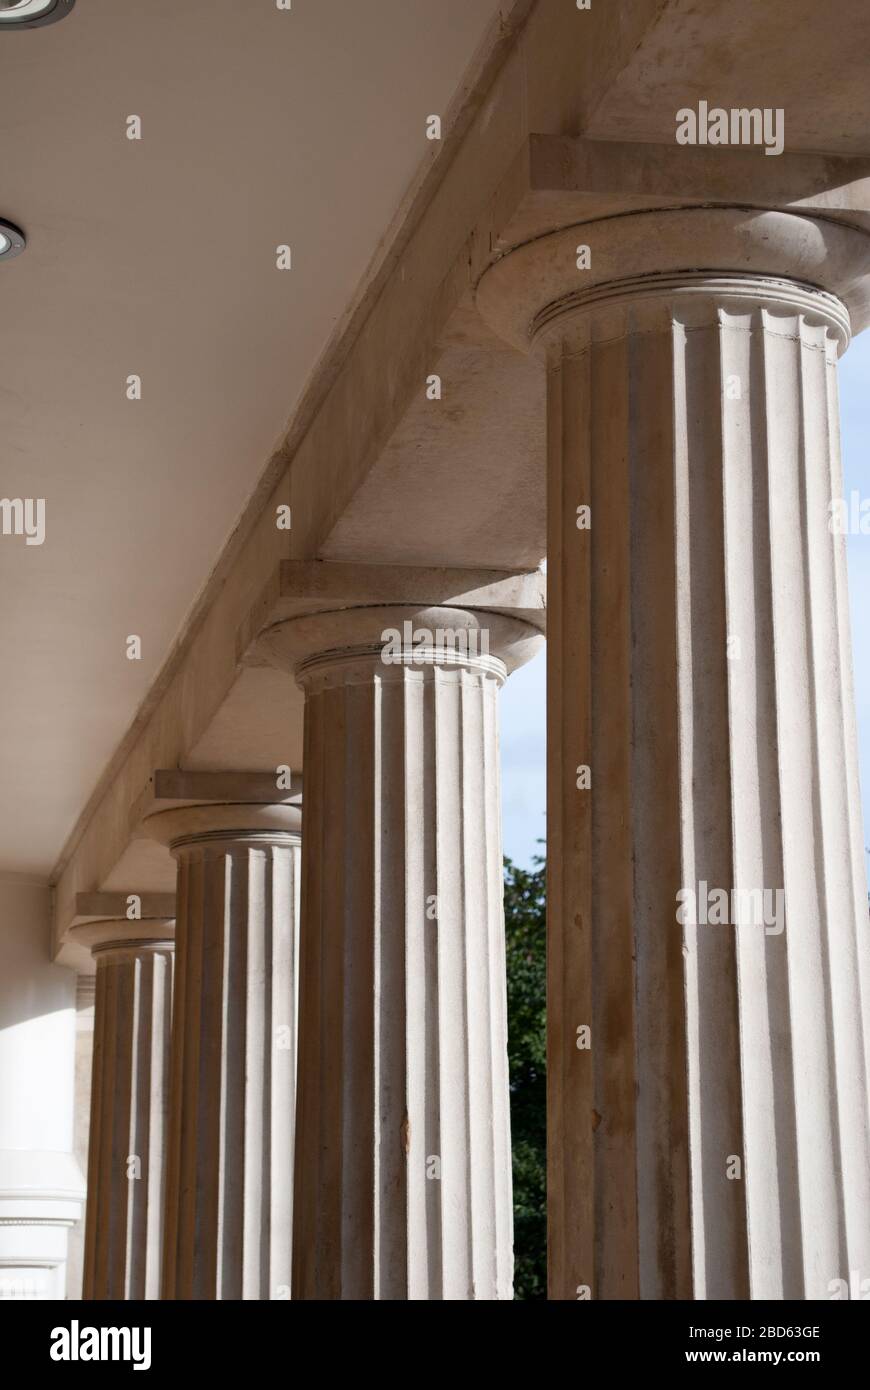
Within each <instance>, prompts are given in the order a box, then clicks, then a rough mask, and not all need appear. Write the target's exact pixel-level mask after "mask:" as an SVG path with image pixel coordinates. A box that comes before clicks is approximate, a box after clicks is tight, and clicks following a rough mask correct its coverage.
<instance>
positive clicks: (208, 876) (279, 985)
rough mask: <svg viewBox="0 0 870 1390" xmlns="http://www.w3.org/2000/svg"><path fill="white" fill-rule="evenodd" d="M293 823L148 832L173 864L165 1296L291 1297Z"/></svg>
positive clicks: (256, 812)
mask: <svg viewBox="0 0 870 1390" xmlns="http://www.w3.org/2000/svg"><path fill="white" fill-rule="evenodd" d="M270 812H273V814H270ZM222 814H223V820H221V815H222ZM234 817H235V819H234ZM298 820H299V813H298V811H297V810H295V809H288V810H286V811H284V810H283V809H282V808H268V807H256V806H254V807H227V806H217V807H213V808H210V807H202V806H201V807H198V808H190V810H188V811H185V810H181V809H179V810H173V811H165V812H161V813H160V814H158V815H155V816H154V817H152V818H151V819H150V821H146V823H145V824H146V828H148V829H149V831H150V832H151V833H153V834H155V836H157V837H158V838H164V840H165V841H168V842H170V843H171V844H172V848H173V852H174V854H175V856H176V859H177V861H178V887H177V893H178V936H177V949H178V961H177V972H176V997H175V1015H174V1023H173V1042H172V1081H171V1104H170V1120H169V1141H168V1157H167V1164H168V1167H167V1193H166V1227H165V1248H164V1270H163V1293H162V1296H163V1297H164V1298H174V1299H282V1298H289V1297H290V1275H291V1269H290V1252H291V1237H292V1208H293V1142H294V1125H295V1113H294V1112H295V1063H296V951H297V935H298V925H297V924H298V904H297V897H298V857H299V836H298ZM209 825H211V827H212V828H211V829H209V828H207V827H208V826H209ZM282 825H283V826H284V828H283V829H282V828H280V827H281V826H282ZM204 827H206V828H204ZM288 827H289V828H288Z"/></svg>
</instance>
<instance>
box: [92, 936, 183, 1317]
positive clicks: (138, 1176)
mask: <svg viewBox="0 0 870 1390" xmlns="http://www.w3.org/2000/svg"><path fill="white" fill-rule="evenodd" d="M123 926H124V928H126V929H127V936H128V939H127V941H126V942H124V941H116V942H113V943H111V944H108V945H105V946H103V948H102V949H98V950H97V951H96V952H95V954H96V962H97V995H96V1007H95V1018H94V1059H93V1081H92V1088H91V1128H90V1143H89V1155H88V1205H87V1219H86V1231H85V1270H84V1287H83V1297H84V1298H86V1299H136V1300H138V1299H156V1298H158V1297H159V1292H160V1264H161V1244H162V1223H163V1193H164V1146H165V1140H166V1119H167V1107H168V1079H169V1044H170V1036H171V1014H172V972H173V947H172V942H171V940H163V941H155V940H153V939H152V940H150V941H138V942H137V941H136V940H135V924H131V923H129V922H125V923H123ZM131 927H133V930H132V931H131V930H130V929H131ZM170 930H171V924H170Z"/></svg>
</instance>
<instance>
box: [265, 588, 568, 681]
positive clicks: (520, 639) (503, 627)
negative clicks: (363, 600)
mask: <svg viewBox="0 0 870 1390" xmlns="http://www.w3.org/2000/svg"><path fill="white" fill-rule="evenodd" d="M542 642H543V635H542V634H541V632H540V630H539V629H538V628H536V627H533V626H532V625H531V624H530V623H528V622H525V621H523V620H521V619H519V618H513V617H507V616H506V615H504V614H503V613H493V612H488V611H482V610H474V609H466V608H453V607H446V606H438V607H426V606H422V605H419V604H404V605H402V604H396V605H389V606H387V605H384V606H372V607H354V608H343V609H339V610H336V611H333V612H325V613H312V614H308V615H307V616H305V617H299V618H292V619H290V620H288V621H287V622H282V623H277V624H275V625H274V626H273V627H270V628H267V629H266V630H265V632H263V633H262V634H261V637H260V641H259V648H260V651H261V653H262V655H263V656H264V657H266V658H267V659H268V660H269V662H270V664H272V665H274V666H277V667H278V668H279V669H281V670H289V671H292V672H293V674H294V676H295V678H296V680H297V682H298V683H299V684H300V685H301V686H303V687H304V688H310V687H311V686H312V685H317V684H327V685H328V684H331V683H333V682H334V681H336V680H339V681H341V682H342V683H346V682H348V681H351V682H352V681H353V680H354V679H359V680H367V679H369V678H370V676H371V675H372V674H373V673H375V672H377V673H378V674H379V675H380V677H381V679H383V680H390V679H393V680H400V679H403V678H404V673H405V671H407V670H408V669H411V670H414V669H417V670H420V671H424V670H426V669H430V670H431V669H432V668H434V667H442V668H448V669H449V668H452V669H460V670H462V669H464V670H469V671H475V672H477V673H478V674H481V675H490V676H492V677H493V678H495V679H496V680H497V681H498V682H499V683H502V682H503V681H504V680H505V678H506V676H507V675H509V674H510V672H512V671H514V670H516V669H517V668H518V667H519V666H523V665H525V663H526V662H527V661H530V660H531V658H532V657H533V656H534V655H535V653H536V652H537V651H538V650H539V648H540V646H541V644H542Z"/></svg>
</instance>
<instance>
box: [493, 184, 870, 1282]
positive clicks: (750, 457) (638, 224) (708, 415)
mask: <svg viewBox="0 0 870 1390" xmlns="http://www.w3.org/2000/svg"><path fill="white" fill-rule="evenodd" d="M581 245H585V246H587V247H588V248H589V249H590V252H591V269H589V270H585V271H581V270H578V268H577V266H578V260H581V261H582V260H583V258H582V257H579V258H578V256H577V249H578V246H581ZM586 259H587V260H588V259H589V258H586ZM868 264H870V241H868V239H867V238H866V236H865V235H863V234H862V233H859V232H856V231H853V230H851V229H847V228H845V227H842V226H835V225H833V224H831V223H827V222H814V221H812V220H810V219H807V218H803V217H797V216H791V215H785V214H780V213H765V214H760V213H752V212H746V211H744V210H738V211H735V210H729V209H719V210H715V211H712V210H700V209H699V210H692V211H685V210H684V211H674V212H667V213H648V214H639V215H633V216H626V217H621V218H617V219H613V220H612V221H609V222H602V223H598V224H587V225H584V226H581V227H574V228H569V229H568V230H567V231H564V232H560V233H556V234H554V235H551V236H548V237H546V238H543V239H542V240H541V241H539V242H533V243H530V244H528V245H526V246H525V247H523V248H522V249H520V250H518V251H516V252H514V253H513V254H511V255H509V256H507V257H506V258H505V259H504V260H503V261H501V262H500V263H499V264H498V265H496V266H495V267H493V268H492V269H491V270H490V271H489V272H488V273H487V275H486V276H485V277H484V279H483V281H482V283H481V286H480V288H479V303H480V307H481V309H482V310H483V312H484V314H485V316H486V317H487V318H488V319H489V321H490V323H491V324H493V325H494V326H495V327H497V328H498V329H499V331H500V332H502V333H503V334H504V336H506V337H507V338H509V339H510V340H512V341H513V342H515V343H516V344H517V346H519V347H523V348H525V349H529V348H533V347H535V348H539V349H540V350H541V351H543V352H545V353H546V358H547V368H548V376H549V405H548V409H549V419H548V432H549V518H550V520H549V528H550V529H549V552H548V553H549V574H548V578H549V624H548V631H549V662H550V664H549V676H548V682H549V689H550V695H549V699H550V710H549V764H548V776H549V788H550V790H549V810H548V856H549V890H548V920H549V938H550V947H549V1029H550V1043H549V1064H548V1065H549V1073H548V1074H549V1086H550V1109H549V1143H550V1160H549V1203H550V1258H551V1296H552V1297H554V1298H560V1299H567V1298H570V1299H575V1298H577V1297H578V1296H579V1297H584V1296H588V1295H590V1294H591V1296H592V1297H596V1298H638V1297H641V1298H686V1297H694V1298H726V1299H729V1298H733V1299H740V1298H747V1297H753V1298H774V1299H780V1298H786V1299H801V1298H810V1299H814V1298H828V1297H830V1296H831V1290H832V1287H833V1286H834V1285H833V1281H836V1280H845V1281H847V1282H848V1280H849V1271H850V1270H861V1271H866V1270H868V1269H870V1148H868V1144H870V1141H868V1100H867V1060H866V1043H867V1019H868V1002H870V960H868V942H870V937H868V915H867V893H866V883H865V876H864V862H863V837H862V831H861V808H860V801H859V791H858V776H857V757H856V738H855V719H854V711H853V700H852V688H851V660H850V649H849V632H848V609H847V597H846V570H845V558H844V542H843V539H842V537H840V536H836V535H832V534H831V531H830V529H829V524H828V523H829V516H830V503H831V499H832V498H837V497H839V496H841V495H842V479H841V473H840V459H839V443H838V424H837V381H836V361H837V356H838V353H839V352H840V351H842V350H843V349H844V347H845V346H846V344H847V342H848V338H849V330H850V317H852V318H854V319H855V320H856V323H857V326H863V323H864V322H865V321H866V290H865V288H864V286H863V284H862V277H863V276H865V275H866V272H867V268H868ZM853 326H854V325H853ZM586 509H588V511H587V510H586ZM681 890H683V893H682V896H679V897H678V895H680V893H681ZM687 890H688V891H690V892H691V894H692V897H691V898H690V897H689V896H688V891H687ZM732 890H736V894H737V895H738V896H735V893H734V892H733V891H732ZM762 892H766V894H767V895H768V896H767V897H766V899H765V898H762V897H761V896H760V894H761V893H762ZM753 893H755V895H756V896H755V898H754V900H753V898H752V897H750V896H747V895H751V894H753ZM777 894H782V895H783V896H782V897H777V896H776V895H777ZM726 895H727V899H726ZM716 901H718V903H719V906H718V907H715V908H713V907H711V909H710V911H709V912H708V911H706V910H705V909H706V908H707V906H708V904H712V903H713V902H716ZM722 902H726V906H725V908H724V914H723V915H722V916H721V918H720V913H721V912H722V907H721V904H722ZM678 905H679V906H680V907H681V908H682V912H681V917H682V918H683V919H684V920H683V921H678V919H677V915H676V909H677V906H678ZM759 906H761V907H763V908H764V909H765V914H766V921H761V920H755V919H756V918H760V917H761V913H760V912H759V910H758V909H759ZM777 908H779V909H780V910H779V911H777ZM720 920H721V921H722V922H723V924H721V925H720V924H718V923H719V921H720ZM583 1029H589V1030H590V1031H589V1032H588V1033H584V1032H583V1031H582V1030H583Z"/></svg>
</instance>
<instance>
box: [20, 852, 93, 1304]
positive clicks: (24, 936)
mask: <svg viewBox="0 0 870 1390" xmlns="http://www.w3.org/2000/svg"><path fill="white" fill-rule="evenodd" d="M48 946H49V890H48V888H47V887H46V886H45V885H43V884H39V883H35V882H32V881H29V880H27V879H25V878H18V877H14V876H10V877H2V878H0V1299H9V1298H13V1299H15V1298H63V1297H64V1296H65V1278H66V1259H67V1241H68V1236H69V1231H70V1229H71V1227H72V1226H73V1224H74V1223H75V1222H76V1221H78V1220H79V1219H80V1217H81V1212H82V1201H83V1198H84V1180H83V1177H82V1173H81V1169H80V1167H79V1165H78V1164H77V1163H76V1161H75V1158H74V1157H73V1152H72V1148H73V1120H74V1097H75V1054H76V1032H75V1020H76V1015H75V994H76V977H75V975H74V973H73V972H72V971H70V970H67V969H66V968H64V967H63V966H59V965H54V964H52V962H51V960H50V958H49V953H48Z"/></svg>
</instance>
